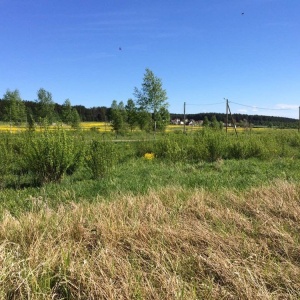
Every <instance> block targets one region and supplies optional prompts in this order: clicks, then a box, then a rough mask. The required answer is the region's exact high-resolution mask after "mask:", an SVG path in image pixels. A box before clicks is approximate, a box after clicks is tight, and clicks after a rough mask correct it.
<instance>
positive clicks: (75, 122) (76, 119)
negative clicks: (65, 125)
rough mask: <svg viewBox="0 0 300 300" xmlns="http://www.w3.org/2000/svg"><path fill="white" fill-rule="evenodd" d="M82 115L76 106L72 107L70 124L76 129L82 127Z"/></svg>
mask: <svg viewBox="0 0 300 300" xmlns="http://www.w3.org/2000/svg"><path fill="white" fill-rule="evenodd" d="M80 122H81V120H80V116H79V113H78V111H77V109H76V108H72V110H71V120H70V125H71V127H72V128H74V129H78V128H79V127H80Z"/></svg>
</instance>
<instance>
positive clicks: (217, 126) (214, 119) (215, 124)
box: [210, 115, 220, 129]
mask: <svg viewBox="0 0 300 300" xmlns="http://www.w3.org/2000/svg"><path fill="white" fill-rule="evenodd" d="M210 126H211V128H213V129H220V124H219V122H218V120H217V117H216V116H215V115H213V116H212V117H211V123H210Z"/></svg>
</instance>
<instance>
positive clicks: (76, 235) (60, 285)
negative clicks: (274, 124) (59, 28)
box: [0, 124, 300, 299]
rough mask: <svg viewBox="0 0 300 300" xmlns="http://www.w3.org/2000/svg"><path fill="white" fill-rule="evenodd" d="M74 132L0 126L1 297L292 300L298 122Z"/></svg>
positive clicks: (297, 281)
mask: <svg viewBox="0 0 300 300" xmlns="http://www.w3.org/2000/svg"><path fill="white" fill-rule="evenodd" d="M83 127H84V128H85V129H86V130H79V131H72V130H68V131H66V130H65V129H62V128H52V130H51V131H48V130H46V131H45V130H44V131H43V130H41V129H40V130H39V131H36V132H33V133H32V132H27V131H25V130H24V131H22V132H21V131H19V132H18V131H17V132H15V134H10V133H8V132H2V133H0V136H1V142H0V147H1V148H0V168H1V170H0V171H1V173H0V174H1V175H0V180H1V183H0V187H1V188H0V226H1V230H0V241H1V243H0V244H1V246H0V299H299V298H300V276H299V274H300V259H299V257H300V236H299V232H300V205H299V204H300V200H299V199H300V197H299V194H300V184H299V180H300V151H299V150H300V135H299V133H298V132H297V131H293V130H275V129H273V130H271V129H269V130H268V129H264V130H262V129H260V130H258V129H254V130H252V131H251V132H250V131H245V130H240V131H239V134H238V136H237V137H236V136H235V134H234V132H232V131H230V132H228V134H226V133H225V130H223V131H215V130H206V129H205V130H199V131H195V132H194V131H191V130H188V131H187V133H186V134H183V133H182V130H178V129H177V128H176V129H175V130H171V131H168V132H167V133H157V134H156V135H155V136H153V134H148V135H142V134H141V133H139V132H137V133H130V134H128V135H125V136H121V137H116V136H115V135H114V134H112V133H109V132H107V133H105V132H104V131H103V130H102V129H103V127H101V126H99V124H98V125H97V124H89V126H88V125H87V124H85V125H84V126H82V128H83ZM95 127H97V128H98V129H96V130H95V129H90V128H95ZM104 128H105V126H104ZM169 129H172V127H170V128H169Z"/></svg>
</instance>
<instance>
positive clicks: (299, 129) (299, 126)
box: [298, 106, 300, 132]
mask: <svg viewBox="0 0 300 300" xmlns="http://www.w3.org/2000/svg"><path fill="white" fill-rule="evenodd" d="M299 131H300V106H299V125H298V132H299Z"/></svg>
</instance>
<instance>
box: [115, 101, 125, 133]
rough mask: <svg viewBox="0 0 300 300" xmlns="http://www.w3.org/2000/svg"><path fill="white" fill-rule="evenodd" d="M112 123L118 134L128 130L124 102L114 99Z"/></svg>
mask: <svg viewBox="0 0 300 300" xmlns="http://www.w3.org/2000/svg"><path fill="white" fill-rule="evenodd" d="M111 124H112V127H113V130H114V131H115V132H116V133H117V134H118V133H121V132H124V131H125V130H126V111H125V107H124V103H123V102H120V103H119V104H118V103H117V101H116V100H114V101H113V102H112V104H111Z"/></svg>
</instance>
